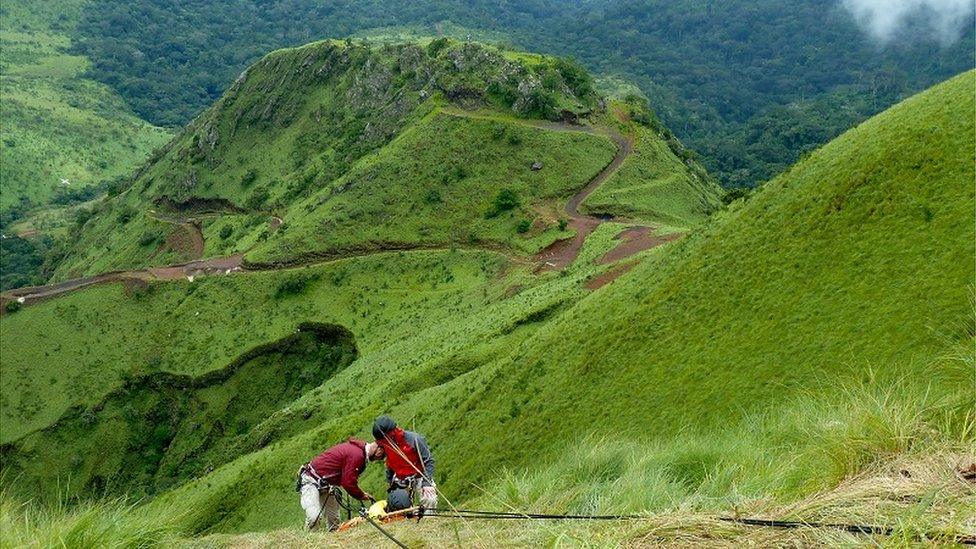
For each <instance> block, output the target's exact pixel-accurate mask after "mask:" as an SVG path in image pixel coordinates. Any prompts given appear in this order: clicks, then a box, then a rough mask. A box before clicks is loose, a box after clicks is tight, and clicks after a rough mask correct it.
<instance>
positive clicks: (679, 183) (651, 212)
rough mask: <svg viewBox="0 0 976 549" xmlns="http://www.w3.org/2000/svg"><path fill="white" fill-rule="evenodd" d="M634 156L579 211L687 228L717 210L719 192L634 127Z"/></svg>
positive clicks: (663, 144) (664, 146) (648, 134)
mask: <svg viewBox="0 0 976 549" xmlns="http://www.w3.org/2000/svg"><path fill="white" fill-rule="evenodd" d="M634 129H635V133H636V140H635V143H634V152H633V154H632V155H631V156H630V157H629V158H627V160H626V161H624V164H623V166H621V167H620V170H618V171H617V172H616V173H614V174H613V176H611V177H610V178H609V179H608V180H607V181H606V182H605V183H604V184H603V185H601V186H600V188H598V189H597V190H596V191H595V192H594V193H593V194H592V195H590V196H588V197H587V199H586V201H584V202H583V204H582V208H581V209H582V211H584V212H591V213H609V214H612V215H614V216H621V217H626V218H629V219H639V220H643V221H652V222H655V223H662V224H665V225H670V226H676V227H690V226H693V225H696V224H698V223H701V222H702V221H704V220H705V219H706V218H707V217H708V215H709V214H710V213H711V212H712V211H714V210H715V209H717V208H718V205H719V203H720V197H721V194H722V190H721V188H719V186H718V185H717V184H716V183H714V182H713V181H709V180H707V179H705V178H704V177H702V176H700V175H699V174H698V173H697V172H695V171H694V170H690V169H688V166H686V165H685V164H684V163H683V162H682V161H681V159H679V158H678V157H677V156H675V154H674V152H672V151H671V149H669V148H668V145H667V143H666V142H665V141H664V139H662V138H661V137H659V136H658V135H657V134H655V133H654V132H653V131H652V130H650V129H648V128H644V127H641V126H636V125H635V128H634Z"/></svg>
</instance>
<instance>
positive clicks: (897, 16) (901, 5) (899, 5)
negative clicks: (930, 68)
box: [841, 0, 974, 45]
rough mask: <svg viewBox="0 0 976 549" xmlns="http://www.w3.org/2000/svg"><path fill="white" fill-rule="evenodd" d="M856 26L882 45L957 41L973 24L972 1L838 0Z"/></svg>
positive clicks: (949, 42)
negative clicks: (907, 41)
mask: <svg viewBox="0 0 976 549" xmlns="http://www.w3.org/2000/svg"><path fill="white" fill-rule="evenodd" d="M841 4H843V6H844V7H845V8H846V9H847V10H848V11H849V12H850V13H851V15H853V16H854V19H855V20H856V21H857V23H858V24H859V25H860V26H861V27H862V28H863V29H864V30H865V31H866V32H867V33H868V34H869V35H871V36H872V37H873V38H874V39H875V40H877V41H878V42H880V43H882V44H887V43H889V42H893V41H901V40H910V41H913V40H919V39H923V40H936V41H938V42H940V43H942V44H944V45H948V44H951V43H953V42H955V41H956V40H958V39H959V36H960V34H961V33H962V31H963V29H964V28H965V26H966V25H967V24H972V16H973V9H974V7H973V6H974V4H973V0H841Z"/></svg>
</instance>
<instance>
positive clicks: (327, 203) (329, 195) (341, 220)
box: [248, 111, 614, 261]
mask: <svg viewBox="0 0 976 549" xmlns="http://www.w3.org/2000/svg"><path fill="white" fill-rule="evenodd" d="M613 153H614V146H613V144H612V143H610V141H609V140H608V139H607V138H605V137H600V136H594V135H589V134H585V133H582V132H555V131H550V130H546V129H540V128H535V127H532V126H528V125H524V124H520V123H518V122H514V121H508V120H504V119H497V120H489V119H475V118H468V117H464V116H454V115H451V114H446V113H443V112H440V111H435V112H433V113H431V114H430V115H428V116H427V117H426V118H425V119H424V120H423V121H421V122H419V123H418V124H416V125H414V126H412V127H410V128H409V129H407V130H406V131H404V132H403V133H402V134H401V135H400V136H399V137H398V138H397V139H396V140H395V141H393V142H392V143H391V144H390V145H388V146H387V147H384V148H383V149H382V150H381V151H380V152H379V153H378V154H376V155H373V156H371V157H368V158H364V159H363V160H362V161H361V162H359V163H358V164H357V165H356V166H355V167H354V168H353V169H352V170H350V171H349V172H348V173H346V174H345V175H344V176H343V177H341V178H339V179H337V180H336V181H335V182H334V183H333V184H332V185H331V186H330V187H329V188H326V189H323V190H320V191H318V192H316V193H315V194H313V195H312V196H311V197H309V198H308V199H306V200H305V201H303V202H302V203H301V204H298V205H296V206H295V207H294V208H292V209H291V210H290V211H289V215H287V216H286V217H285V223H286V226H287V227H288V229H287V231H285V232H284V233H282V234H281V236H280V237H279V236H278V235H275V238H272V239H270V240H269V241H268V243H267V244H264V245H262V246H260V247H259V248H258V249H256V250H255V251H254V253H252V254H250V255H249V256H248V259H253V260H255V261H261V260H267V259H273V258H281V257H291V256H296V255H301V254H302V253H313V254H314V253H315V252H328V251H330V250H335V249H343V248H357V247H362V246H364V245H365V246H369V245H370V244H374V245H377V246H382V245H384V244H387V243H407V244H430V245H437V244H444V243H446V242H455V243H463V244H475V243H478V242H480V241H489V242H493V243H497V244H501V245H504V246H506V247H510V248H515V249H523V250H524V251H528V252H533V251H536V250H537V249H539V248H541V247H542V246H544V245H546V244H549V243H550V242H551V241H552V236H553V235H554V234H555V233H557V232H558V228H556V227H555V226H554V224H553V223H550V224H549V226H545V225H544V224H543V223H542V222H541V221H539V222H538V224H539V225H542V226H541V227H539V229H540V230H541V229H543V228H544V229H546V230H548V232H549V234H548V235H545V236H542V238H543V240H542V241H541V245H540V242H539V241H538V239H532V238H530V237H531V236H540V235H526V236H522V235H518V234H517V233H516V225H517V223H518V222H519V221H521V220H523V219H528V220H531V221H536V219H535V217H536V215H537V214H536V212H535V211H533V206H540V205H543V204H554V201H555V200H556V199H563V200H565V199H566V198H568V196H569V195H570V194H572V192H573V191H574V190H577V189H579V188H582V187H583V186H584V185H585V184H586V183H587V181H589V180H590V179H592V178H593V176H595V175H596V174H597V173H598V172H599V171H600V170H601V169H602V168H603V167H604V166H606V165H607V164H608V163H609V162H610V159H611V158H612V157H613ZM536 161H539V162H542V164H543V169H542V170H538V171H534V170H532V169H531V166H532V164H533V162H536ZM337 188H338V189H348V190H347V191H345V192H340V193H338V194H336V189H337ZM502 189H511V190H512V191H515V193H516V194H517V195H518V197H519V199H520V201H521V202H522V203H523V206H522V207H518V208H515V209H513V210H510V211H507V212H502V213H501V214H500V215H497V216H494V217H492V218H490V219H488V218H486V217H485V214H486V213H487V212H488V211H489V210H490V208H491V205H492V203H493V200H494V199H495V197H496V196H497V194H498V193H499V192H500V191H501V190H502ZM293 235H294V236H293ZM546 237H549V238H548V239H547V238H546Z"/></svg>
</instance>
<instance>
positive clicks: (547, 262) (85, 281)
mask: <svg viewBox="0 0 976 549" xmlns="http://www.w3.org/2000/svg"><path fill="white" fill-rule="evenodd" d="M443 112H445V113H447V114H450V115H452V116H461V117H468V118H485V119H489V118H491V117H489V116H480V115H478V114H476V113H464V112H456V111H451V110H445V111H443ZM519 123H524V124H526V125H529V126H533V127H537V128H541V129H546V130H550V131H560V132H582V133H590V134H595V135H605V136H607V137H609V138H610V139H611V140H612V141H613V142H614V144H615V145H616V146H617V152H616V154H614V157H613V159H612V160H611V161H610V163H609V164H607V165H606V166H605V167H604V168H603V169H602V170H600V172H599V173H598V174H597V175H596V176H594V177H593V179H591V180H590V181H589V183H587V184H586V186H585V187H583V188H582V189H581V190H580V191H579V192H578V193H576V194H575V195H573V197H572V198H570V200H569V202H567V204H566V207H565V212H566V215H567V216H568V217H569V223H568V225H567V226H568V227H570V228H572V229H573V230H574V231H576V234H575V235H574V236H573V237H572V238H568V239H565V240H560V241H557V242H554V243H552V244H551V245H549V246H548V247H546V248H545V249H544V250H542V251H541V252H539V253H538V254H536V256H535V257H534V258H533V259H534V263H535V265H536V269H535V270H536V272H542V271H554V270H562V269H565V268H566V267H568V266H569V265H570V264H572V263H573V261H575V260H576V258H577V256H579V253H580V250H581V249H582V248H583V243H584V242H585V241H586V237H587V236H589V235H590V233H592V232H593V231H594V230H595V229H596V228H597V226H599V225H600V224H601V223H604V222H605V221H608V220H609V218H601V217H595V216H590V215H585V214H581V213H579V206H580V204H582V203H583V201H584V200H586V198H587V197H588V196H590V194H592V193H593V191H595V190H596V189H597V188H598V187H599V186H600V185H602V184H603V183H604V182H605V181H606V180H607V178H608V177H610V175H611V174H613V173H614V172H616V171H617V170H618V169H619V168H620V166H622V165H623V163H624V161H625V160H626V159H627V157H628V156H630V154H631V153H633V151H634V139H633V137H632V136H625V135H622V134H620V133H619V132H617V131H615V130H611V129H606V128H594V127H592V126H582V125H577V124H570V123H568V122H550V121H540V120H536V121H519ZM149 215H150V216H151V217H153V218H154V219H157V220H159V221H163V222H166V223H173V224H178V225H180V226H181V227H184V228H185V230H187V232H188V233H189V234H190V235H191V237H190V238H191V241H192V247H193V249H192V253H193V256H192V257H194V260H193V261H189V262H187V263H180V264H176V265H168V266H163V267H149V268H147V269H140V270H131V271H112V272H107V273H102V274H98V275H95V276H89V277H84V278H76V279H72V280H65V281H63V282H58V283H54V284H47V285H44V286H31V287H25V288H17V289H14V290H9V291H6V292H3V293H2V294H0V305H3V304H6V303H7V302H8V301H18V302H20V303H22V304H25V305H26V304H31V303H36V302H38V301H42V300H46V299H50V298H52V297H55V296H58V295H61V294H65V293H67V292H71V291H74V290H78V289H81V288H87V287H88V286H93V285H95V284H104V283H109V282H119V281H125V280H140V281H152V280H179V279H188V280H190V281H192V280H193V279H194V277H197V276H205V275H229V274H232V273H237V272H242V271H261V270H271V269H273V270H281V269H288V268H294V267H296V266H299V265H291V264H287V265H282V266H276V267H270V268H269V267H257V268H251V269H249V268H245V266H244V253H246V252H242V253H238V254H234V255H229V256H223V257H215V258H210V259H200V258H201V257H202V256H203V252H204V246H205V242H204V238H203V232H202V231H201V229H200V225H199V220H198V219H196V218H182V217H171V216H165V215H162V214H159V213H157V212H156V211H154V210H150V211H149ZM283 222H284V221H283V220H282V219H281V218H280V217H277V216H272V218H271V221H270V227H271V230H272V231H274V230H276V229H278V228H279V227H280V226H281V225H282V223H283ZM653 231H654V229H653V228H652V227H647V226H633V227H630V228H628V229H625V230H624V231H623V232H621V233H620V234H618V235H617V238H618V239H623V242H622V243H621V244H620V245H619V246H618V247H617V248H615V249H614V250H611V251H610V252H608V253H607V254H606V255H604V256H603V258H601V259H600V261H599V262H600V263H612V262H615V261H619V260H620V259H625V258H627V257H630V256H631V255H633V254H635V253H637V252H639V251H642V250H645V249H648V248H651V247H654V246H657V245H660V244H663V243H665V242H668V241H670V240H673V239H674V238H677V237H678V236H680V235H677V234H676V235H668V236H664V237H655V236H654V235H653ZM435 249H448V247H446V246H445V247H443V248H440V247H435V246H429V245H428V246H425V245H418V246H415V247H407V246H404V247H398V248H393V249H390V250H387V249H377V250H374V251H369V252H361V253H351V254H349V255H347V256H343V257H329V258H323V259H319V260H313V261H309V262H306V263H302V264H301V266H307V265H315V264H322V263H330V262H334V261H339V260H342V259H347V258H348V257H362V256H366V255H373V254H377V253H388V252H390V251H419V250H435ZM478 249H488V250H489V251H495V252H498V251H499V250H492V249H491V248H478ZM506 255H507V254H506ZM630 266H632V265H630ZM630 266H626V267H624V268H620V269H614V270H613V271H614V272H613V274H610V273H607V274H608V275H609V276H607V277H605V278H607V280H603V279H601V280H600V282H601V283H600V284H599V285H597V286H596V287H599V286H602V285H603V284H605V283H606V282H609V280H612V279H614V278H616V277H617V276H620V275H621V274H623V273H624V272H626V270H628V269H629V267H630ZM0 313H2V310H0Z"/></svg>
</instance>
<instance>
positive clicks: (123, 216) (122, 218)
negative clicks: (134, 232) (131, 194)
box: [115, 208, 136, 225]
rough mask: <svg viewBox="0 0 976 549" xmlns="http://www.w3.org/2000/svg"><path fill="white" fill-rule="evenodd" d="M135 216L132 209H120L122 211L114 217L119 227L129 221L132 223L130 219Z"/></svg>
mask: <svg viewBox="0 0 976 549" xmlns="http://www.w3.org/2000/svg"><path fill="white" fill-rule="evenodd" d="M135 215H136V212H135V210H133V209H132V208H122V211H120V212H119V213H118V214H117V215H116V216H115V220H116V221H118V222H119V224H120V225H125V224H126V223H128V222H129V221H132V218H133V217H135Z"/></svg>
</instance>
